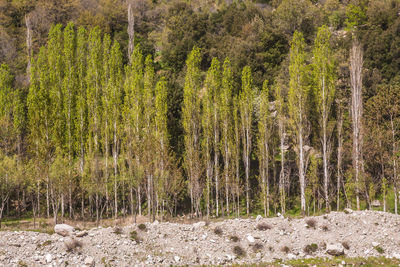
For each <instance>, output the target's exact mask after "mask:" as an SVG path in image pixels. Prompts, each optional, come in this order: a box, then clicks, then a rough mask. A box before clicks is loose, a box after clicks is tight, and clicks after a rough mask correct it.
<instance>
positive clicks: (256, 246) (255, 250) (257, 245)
mask: <svg viewBox="0 0 400 267" xmlns="http://www.w3.org/2000/svg"><path fill="white" fill-rule="evenodd" d="M263 248H264V245H263V244H261V243H255V244H254V245H253V251H254V252H258V251H260V250H262V249H263Z"/></svg>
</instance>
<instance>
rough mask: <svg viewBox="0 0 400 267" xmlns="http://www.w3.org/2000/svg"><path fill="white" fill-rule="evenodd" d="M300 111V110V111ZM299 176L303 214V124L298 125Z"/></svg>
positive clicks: (303, 210)
mask: <svg viewBox="0 0 400 267" xmlns="http://www.w3.org/2000/svg"><path fill="white" fill-rule="evenodd" d="M300 113H301V111H300ZM299 146H300V147H299V156H300V158H299V161H300V162H299V165H300V166H299V178H300V198H301V212H302V214H303V215H305V212H306V197H305V175H304V171H305V166H304V163H305V159H304V148H303V126H302V125H301V126H300V127H299Z"/></svg>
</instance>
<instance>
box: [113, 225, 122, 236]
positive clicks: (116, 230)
mask: <svg viewBox="0 0 400 267" xmlns="http://www.w3.org/2000/svg"><path fill="white" fill-rule="evenodd" d="M113 232H114V234H116V235H120V234H122V233H123V231H122V228H121V227H119V226H116V227H114V231H113Z"/></svg>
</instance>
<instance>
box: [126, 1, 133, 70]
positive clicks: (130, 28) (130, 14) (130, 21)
mask: <svg viewBox="0 0 400 267" xmlns="http://www.w3.org/2000/svg"><path fill="white" fill-rule="evenodd" d="M127 31H128V35H129V44H128V58H129V63H131V62H132V59H131V57H132V53H133V49H134V47H135V16H134V15H133V10H132V1H131V0H128V30H127Z"/></svg>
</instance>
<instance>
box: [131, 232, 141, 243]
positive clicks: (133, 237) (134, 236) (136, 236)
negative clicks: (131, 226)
mask: <svg viewBox="0 0 400 267" xmlns="http://www.w3.org/2000/svg"><path fill="white" fill-rule="evenodd" d="M129 237H130V238H131V240H132V241H136V242H137V243H140V242H142V238H140V237H139V235H138V233H137V232H136V231H132V232H130V233H129Z"/></svg>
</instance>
